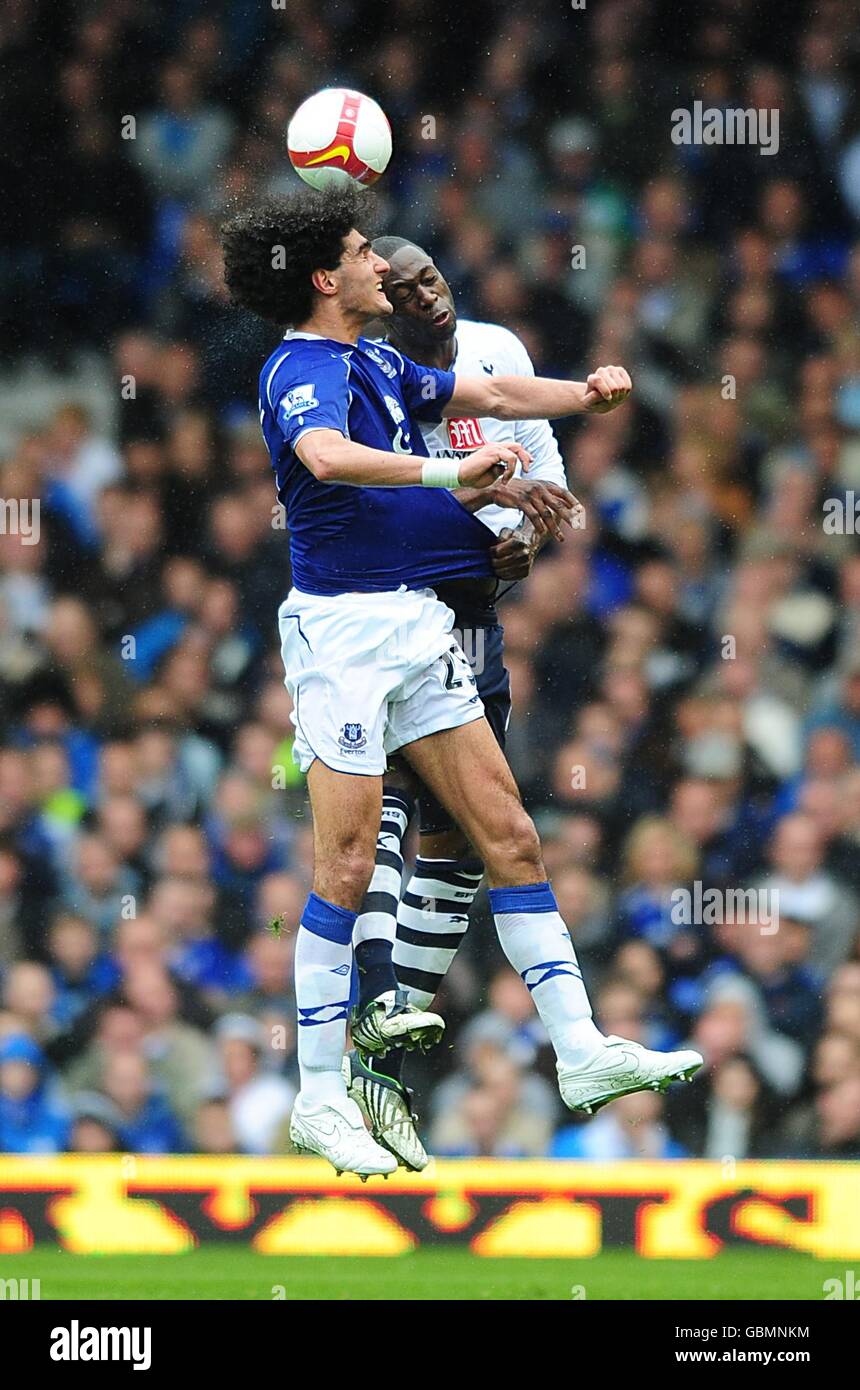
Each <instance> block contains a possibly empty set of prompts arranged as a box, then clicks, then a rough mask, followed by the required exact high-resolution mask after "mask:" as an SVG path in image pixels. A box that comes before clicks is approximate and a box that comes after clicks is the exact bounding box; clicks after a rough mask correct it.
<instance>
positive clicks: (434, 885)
mask: <svg viewBox="0 0 860 1390" xmlns="http://www.w3.org/2000/svg"><path fill="white" fill-rule="evenodd" d="M483 876H484V866H483V864H482V863H481V861H480V860H479V859H476V858H474V857H473V858H471V859H462V860H457V859H422V858H420V857H419V858H418V859H416V861H415V871H414V873H413V874H412V877H411V879H410V880H409V883H408V885H407V888H406V892H405V893H404V894H403V898H402V900H401V903H400V907H399V908H398V911H397V940H396V941H395V943H394V968H395V970H396V972H397V982H398V984H399V985H400V986H401V988H404V989H406V991H407V992H408V994H409V1002H410V1003H412V1004H417V1006H418V1007H419V1008H421V1009H426V1008H428V1007H429V1005H430V1004H432V1002H433V1000H434V998H435V997H436V994H437V993H438V990H439V986H440V985H441V983H442V981H443V980H444V978H445V976H446V974H447V973H448V969H449V967H450V965H451V962H452V960H453V959H454V957H455V955H456V954H457V950H458V948H459V946H460V943H461V942H462V940H463V937H464V936H465V935H466V932H467V930H468V927H469V908H470V907H471V906H472V903H473V902H474V899H475V894H476V893H477V891H478V889H479V887H480V886H481V879H482V878H483Z"/></svg>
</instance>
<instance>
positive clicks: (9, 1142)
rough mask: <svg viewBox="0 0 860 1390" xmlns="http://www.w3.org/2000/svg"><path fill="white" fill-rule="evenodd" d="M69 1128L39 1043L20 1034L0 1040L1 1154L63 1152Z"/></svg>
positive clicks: (66, 1116)
mask: <svg viewBox="0 0 860 1390" xmlns="http://www.w3.org/2000/svg"><path fill="white" fill-rule="evenodd" d="M68 1128H69V1119H68V1115H67V1114H66V1112H65V1111H64V1110H63V1108H62V1107H61V1106H60V1105H59V1103H58V1102H57V1101H56V1100H55V1099H54V1098H53V1097H52V1094H51V1087H50V1084H49V1081H48V1078H47V1076H46V1074H45V1057H44V1053H43V1052H42V1050H41V1048H40V1047H39V1046H38V1044H37V1043H35V1042H34V1041H33V1039H32V1038H29V1037H27V1036H26V1034H23V1033H22V1034H14V1033H13V1034H10V1035H8V1036H7V1037H5V1038H2V1039H0V1153H25V1154H40V1153H42V1154H44V1153H62V1151H63V1149H64V1148H65V1146H66V1139H67V1135H68Z"/></svg>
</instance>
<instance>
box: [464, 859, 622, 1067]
mask: <svg viewBox="0 0 860 1390" xmlns="http://www.w3.org/2000/svg"><path fill="white" fill-rule="evenodd" d="M490 906H491V907H492V909H493V916H494V917H495V921H496V931H497V932H498V934H499V941H500V942H501V946H502V950H503V951H504V953H505V955H506V956H507V958H508V960H509V961H510V963H511V965H512V966H513V967H514V969H515V970H518V971H519V973H520V975H521V976H522V977H523V979H524V980H525V982H526V984H527V985H528V987H529V990H530V991H531V995H532V998H533V999H534V1001H535V1007H536V1009H537V1011H538V1013H539V1014H540V1016H541V1019H542V1020H543V1023H544V1026H545V1028H546V1031H547V1032H548V1033H549V1036H550V1041H551V1042H552V1045H553V1047H554V1048H555V1054H556V1056H557V1057H558V1060H559V1061H560V1062H563V1063H564V1065H565V1066H580V1065H581V1064H582V1063H583V1062H585V1061H587V1060H588V1059H589V1058H590V1057H592V1056H593V1055H594V1053H595V1052H596V1051H597V1050H598V1048H600V1047H602V1046H603V1035H602V1034H601V1033H600V1032H598V1030H597V1028H596V1027H595V1026H594V1023H593V1022H592V1017H591V1004H590V1003H589V1002H588V994H587V992H586V988H585V985H584V984H583V980H582V971H581V970H580V968H579V965H578V963H577V959H576V952H575V951H574V949H573V942H572V941H571V939H570V932H569V931H568V929H567V927H566V926H565V924H564V921H563V920H562V918H561V916H560V914H559V910H558V904H557V903H556V900H555V894H554V893H553V891H552V889H551V888H550V886H549V884H548V883H527V884H524V885H522V886H521V887H518V888H491V889H490Z"/></svg>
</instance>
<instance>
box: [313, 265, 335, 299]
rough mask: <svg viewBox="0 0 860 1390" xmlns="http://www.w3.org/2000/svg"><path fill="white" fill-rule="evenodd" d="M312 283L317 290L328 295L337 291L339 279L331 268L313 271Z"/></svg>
mask: <svg viewBox="0 0 860 1390" xmlns="http://www.w3.org/2000/svg"><path fill="white" fill-rule="evenodd" d="M311 284H312V285H313V287H314V289H315V290H317V291H318V292H319V293H320V294H324V295H326V296H331V295H333V294H335V293H336V291H337V281H336V280H335V278H334V275H333V274H332V272H331V271H330V270H314V271H312V272H311Z"/></svg>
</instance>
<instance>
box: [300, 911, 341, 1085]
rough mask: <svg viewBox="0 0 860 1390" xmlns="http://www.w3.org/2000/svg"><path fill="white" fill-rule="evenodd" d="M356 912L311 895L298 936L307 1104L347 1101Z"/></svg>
mask: <svg viewBox="0 0 860 1390" xmlns="http://www.w3.org/2000/svg"><path fill="white" fill-rule="evenodd" d="M354 926H355V913H354V912H350V911H349V910H348V909H347V908H345V907H336V906H335V904H334V903H328V902H326V901H325V899H324V898H320V897H318V896H317V894H316V893H311V895H310V897H309V898H308V900H307V902H306V903H305V908H304V911H303V912H302V920H301V925H300V927H299V934H298V938H297V940H296V963H295V976H296V1005H297V1009H298V1021H299V1026H298V1055H299V1073H300V1075H301V1097H302V1101H303V1102H306V1103H307V1102H309V1103H312V1104H326V1103H327V1102H328V1101H330V1100H332V1099H340V1100H342V1099H343V1098H344V1096H345V1095H346V1086H345V1084H344V1081H343V1077H342V1076H341V1074H340V1068H341V1063H342V1061H343V1054H344V1050H345V1048H346V1024H347V1019H348V1017H349V997H350V985H351V981H352V932H353V927H354Z"/></svg>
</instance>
